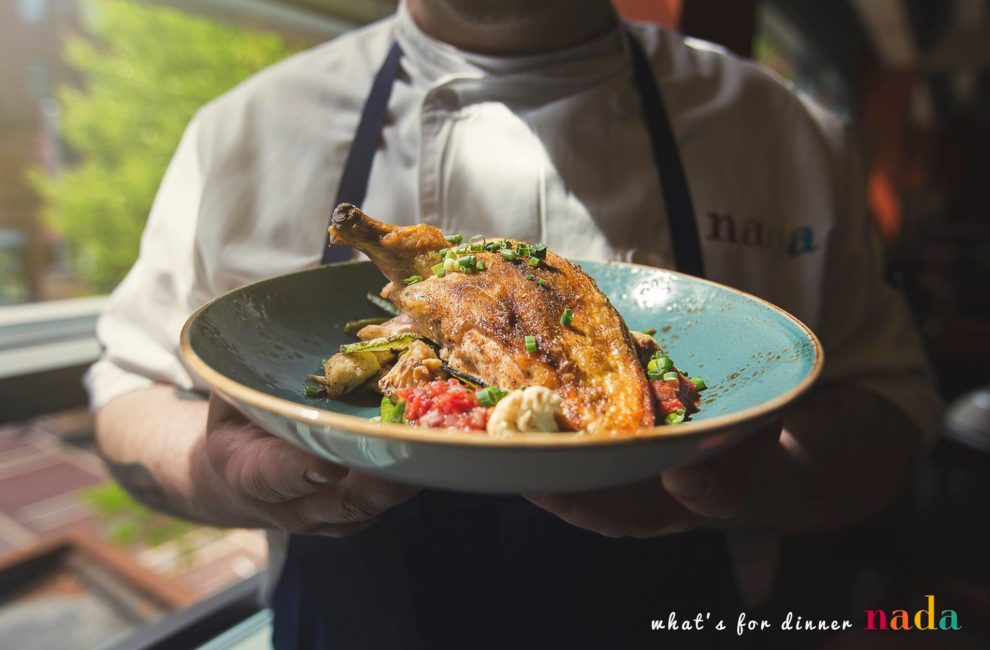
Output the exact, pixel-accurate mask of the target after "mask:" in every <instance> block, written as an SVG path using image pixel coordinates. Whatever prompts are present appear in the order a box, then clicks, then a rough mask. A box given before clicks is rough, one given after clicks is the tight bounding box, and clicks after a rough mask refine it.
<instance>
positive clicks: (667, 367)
mask: <svg viewBox="0 0 990 650" xmlns="http://www.w3.org/2000/svg"><path fill="white" fill-rule="evenodd" d="M653 358H654V359H656V361H657V366H656V368H657V371H659V372H670V371H671V370H673V369H674V360H673V359H671V358H670V357H668V356H667V355H665V354H660V353H659V352H657V353H656V354H654V355H653Z"/></svg>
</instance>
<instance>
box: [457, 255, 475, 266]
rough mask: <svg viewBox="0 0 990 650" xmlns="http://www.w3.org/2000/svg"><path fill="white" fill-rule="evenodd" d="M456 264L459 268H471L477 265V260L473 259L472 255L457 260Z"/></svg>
mask: <svg viewBox="0 0 990 650" xmlns="http://www.w3.org/2000/svg"><path fill="white" fill-rule="evenodd" d="M457 263H458V264H459V265H461V266H465V267H473V266H474V265H475V264H477V263H478V258H477V257H475V256H474V255H468V256H467V257H462V258H461V259H459V260H457Z"/></svg>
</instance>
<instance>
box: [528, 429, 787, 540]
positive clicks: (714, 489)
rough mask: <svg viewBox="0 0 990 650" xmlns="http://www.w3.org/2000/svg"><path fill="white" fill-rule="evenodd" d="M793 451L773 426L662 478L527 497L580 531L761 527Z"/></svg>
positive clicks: (610, 533)
mask: <svg viewBox="0 0 990 650" xmlns="http://www.w3.org/2000/svg"><path fill="white" fill-rule="evenodd" d="M788 463H793V458H792V453H791V451H789V450H788V449H787V448H786V445H785V444H782V442H781V421H780V420H779V419H777V420H774V421H773V422H771V423H770V424H768V425H766V426H765V427H762V428H761V429H760V430H759V431H757V432H754V433H753V434H751V435H750V436H749V437H748V438H747V439H746V440H743V441H742V442H740V443H739V444H737V445H735V446H734V447H732V448H731V449H728V450H726V451H725V452H723V453H721V454H719V455H717V456H715V457H713V458H710V459H708V460H704V461H702V462H700V463H696V464H694V465H689V466H686V467H681V468H677V469H673V470H670V471H668V472H664V473H663V474H662V475H661V476H658V477H655V478H650V479H646V480H643V481H638V482H636V483H630V484H626V485H619V486H614V487H608V488H604V489H600V490H592V491H588V492H575V493H568V494H542V495H526V498H527V499H529V500H530V501H531V502H532V503H534V504H535V505H537V506H539V507H540V508H543V509H544V510H547V511H548V512H551V513H553V514H555V515H557V516H558V517H560V518H561V519H563V520H564V521H566V522H568V523H570V524H573V525H574V526H577V527H579V528H584V529H587V530H591V531H594V532H597V533H600V534H602V535H605V536H606V537H635V538H647V537H656V536H658V535H665V534H669V533H674V532H681V531H684V530H688V529H691V528H695V527H729V526H746V525H756V524H758V523H760V522H762V521H764V520H765V519H766V516H767V515H766V513H767V512H768V511H769V510H772V509H773V505H772V504H776V503H778V502H779V500H780V498H781V496H782V495H781V493H780V492H779V487H780V486H779V483H777V479H778V478H779V477H780V476H781V475H782V473H783V472H782V471H781V470H782V469H783V468H784V467H785V465H786V464H788Z"/></svg>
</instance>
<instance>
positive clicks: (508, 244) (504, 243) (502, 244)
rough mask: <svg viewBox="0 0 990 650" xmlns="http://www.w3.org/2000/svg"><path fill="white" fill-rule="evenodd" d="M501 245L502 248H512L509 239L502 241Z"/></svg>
mask: <svg viewBox="0 0 990 650" xmlns="http://www.w3.org/2000/svg"><path fill="white" fill-rule="evenodd" d="M499 245H500V246H501V247H502V248H512V242H510V241H509V240H508V239H503V240H502V241H500V242H499Z"/></svg>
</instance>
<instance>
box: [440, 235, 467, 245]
mask: <svg viewBox="0 0 990 650" xmlns="http://www.w3.org/2000/svg"><path fill="white" fill-rule="evenodd" d="M444 239H446V240H447V241H449V242H450V243H451V244H453V245H454V246H457V245H458V244H460V243H461V242H462V241H464V238H463V237H461V236H460V235H447V236H446V237H444Z"/></svg>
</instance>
